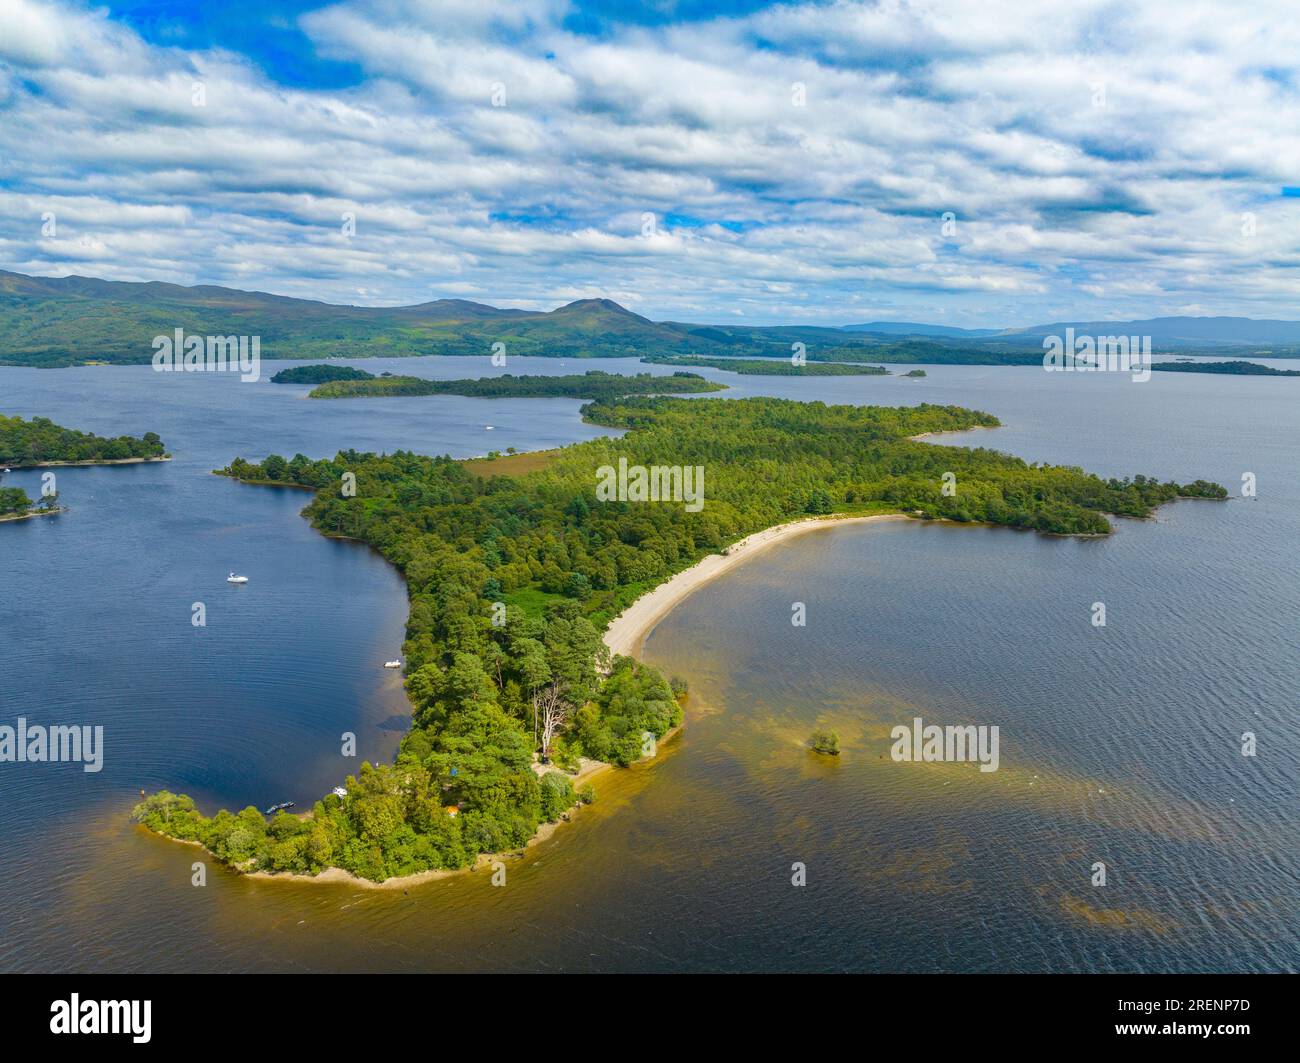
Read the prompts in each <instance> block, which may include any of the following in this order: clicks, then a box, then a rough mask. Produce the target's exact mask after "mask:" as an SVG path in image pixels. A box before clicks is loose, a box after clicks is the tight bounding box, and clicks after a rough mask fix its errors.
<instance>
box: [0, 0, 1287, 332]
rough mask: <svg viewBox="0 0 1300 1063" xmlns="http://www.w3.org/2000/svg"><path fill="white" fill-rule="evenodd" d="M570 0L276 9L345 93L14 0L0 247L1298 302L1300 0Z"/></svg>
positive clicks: (1009, 300)
mask: <svg viewBox="0 0 1300 1063" xmlns="http://www.w3.org/2000/svg"><path fill="white" fill-rule="evenodd" d="M577 6H578V5H577V4H576V3H575V4H569V3H566V2H563V0H472V2H468V0H350V2H343V3H336V4H331V5H329V6H323V7H321V8H320V9H318V10H316V11H313V12H309V13H308V14H306V15H304V16H302V18H301V19H300V22H299V26H300V28H301V30H302V32H303V33H304V34H305V35H306V37H307V39H308V41H309V42H310V45H311V47H312V48H313V49H314V50H315V52H316V54H317V55H318V56H319V57H321V58H322V59H327V60H335V61H344V62H346V63H349V64H354V65H355V67H356V69H358V70H359V71H361V77H360V79H359V81H358V83H356V84H354V85H350V86H349V87H346V88H337V87H312V86H311V85H310V84H307V85H304V84H292V85H287V84H285V83H283V82H282V81H280V80H279V79H277V78H276V77H275V76H274V75H275V73H276V72H275V71H274V70H267V69H263V68H262V67H261V66H259V61H258V59H257V57H256V56H252V55H245V54H240V53H239V52H237V51H233V50H230V49H223V48H219V47H213V48H207V49H202V50H186V49H184V48H181V47H179V46H174V45H172V46H168V45H160V44H156V43H150V42H148V41H146V40H144V39H142V38H141V37H140V36H139V35H137V34H136V33H135V32H134V31H133V30H131V29H130V28H129V27H127V26H125V25H123V24H122V23H119V22H116V21H114V20H113V19H112V17H111V16H110V14H109V13H108V12H105V11H102V10H97V9H91V8H88V7H85V6H81V5H74V4H72V3H65V4H61V3H57V2H54V0H5V3H4V4H3V5H0V157H3V158H4V160H5V170H4V177H5V180H4V182H3V185H2V186H0V187H2V188H3V192H2V193H0V256H3V259H2V261H0V265H3V266H5V267H7V268H11V269H17V270H22V271H27V272H33V273H40V274H50V275H61V274H65V273H69V272H82V273H90V274H95V275H100V276H107V277H112V278H116V279H165V280H173V281H180V282H188V283H217V284H220V283H228V284H235V285H237V286H239V287H246V288H247V287H257V288H262V289H264V290H268V291H274V292H279V293H283V294H290V295H300V296H310V297H312V298H320V299H327V300H338V301H347V302H355V301H365V302H371V303H384V304H393V303H403V302H418V301H424V300H427V299H430V298H435V297H438V296H443V295H465V294H467V293H472V296H471V297H474V298H479V299H483V300H485V301H489V302H496V303H499V304H501V305H509V306H527V307H550V306H553V305H555V304H556V303H557V302H560V301H563V300H565V299H568V298H577V297H586V296H594V295H604V296H608V297H610V298H615V299H618V300H619V301H621V302H625V303H627V304H628V305H629V306H631V307H633V308H634V309H636V310H638V312H641V313H645V314H649V315H650V316H654V317H664V318H674V319H678V320H709V319H713V320H733V319H735V318H737V317H739V318H741V319H745V320H750V321H754V322H772V321H783V320H789V321H821V322H825V323H827V324H836V323H846V322H850V321H855V320H863V319H866V318H867V317H899V318H908V319H914V318H918V317H919V318H923V319H929V320H936V321H940V320H941V321H947V322H949V323H955V324H1028V323H1032V322H1036V321H1042V320H1053V319H1059V318H1061V317H1070V316H1078V317H1101V316H1148V315H1154V314H1160V313H1175V312H1182V311H1183V310H1184V309H1185V308H1186V307H1189V306H1196V307H1201V308H1203V310H1204V312H1207V313H1227V314H1232V313H1244V314H1252V315H1255V316H1282V317H1288V316H1296V315H1295V310H1294V307H1295V305H1296V296H1297V295H1298V294H1300V278H1298V276H1297V273H1296V266H1297V264H1300V263H1298V260H1300V252H1298V250H1297V240H1296V234H1297V233H1300V226H1297V224H1296V217H1295V215H1296V212H1297V211H1298V210H1300V200H1297V199H1296V198H1293V197H1283V196H1282V195H1281V188H1282V186H1284V185H1300V130H1297V128H1296V123H1295V121H1294V118H1295V115H1296V113H1297V107H1296V105H1297V102H1298V101H1297V84H1300V79H1297V69H1296V67H1297V62H1298V61H1297V58H1296V57H1297V56H1298V55H1300V47H1298V46H1300V23H1297V22H1296V20H1294V18H1292V17H1291V11H1290V0H1259V2H1257V3H1253V4H1251V5H1249V6H1248V7H1242V6H1240V5H1229V4H1228V3H1227V2H1226V0H1179V2H1177V3H1174V2H1173V0H1151V2H1149V3H1144V4H1142V5H1136V6H1135V5H1120V4H1116V3H1114V2H1113V0H1051V2H1049V0H984V2H982V3H980V4H978V5H972V4H969V3H967V2H963V0H878V2H874V3H870V2H856V0H834V2H832V3H789V4H778V5H772V6H769V7H766V8H764V9H762V10H760V11H758V12H756V13H754V14H750V15H746V16H743V17H720V18H714V19H710V20H705V21H692V22H681V21H678V22H669V23H667V24H664V25H655V26H653V27H648V26H638V25H632V24H612V25H611V24H609V23H604V24H603V27H602V32H600V33H599V34H598V35H592V34H585V33H582V32H579V31H577V30H575V29H574V28H573V25H574V23H573V21H572V20H571V19H569V18H568V17H567V16H569V15H571V14H572V13H573V11H574V10H575V8H576V7H577ZM47 213H53V214H54V215H55V216H56V218H57V219H58V229H57V235H51V234H50V233H48V232H45V231H43V228H42V218H43V216H44V215H45V214H47ZM647 218H648V219H649V220H648V222H647ZM345 223H346V224H345Z"/></svg>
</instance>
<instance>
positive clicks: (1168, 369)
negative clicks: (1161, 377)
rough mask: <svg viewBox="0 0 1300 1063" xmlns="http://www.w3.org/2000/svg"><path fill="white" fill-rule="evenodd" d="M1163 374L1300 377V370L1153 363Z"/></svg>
mask: <svg viewBox="0 0 1300 1063" xmlns="http://www.w3.org/2000/svg"><path fill="white" fill-rule="evenodd" d="M1151 368H1152V369H1155V370H1157V371H1159V372H1161V373H1223V374H1226V375H1228V376H1300V370H1298V369H1274V368H1273V367H1272V366H1271V365H1260V364H1259V362H1241V361H1232V362H1152V363H1151Z"/></svg>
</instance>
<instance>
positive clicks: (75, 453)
mask: <svg viewBox="0 0 1300 1063" xmlns="http://www.w3.org/2000/svg"><path fill="white" fill-rule="evenodd" d="M165 457H166V452H165V450H164V448H163V442H162V440H161V439H160V438H158V434H157V433H156V432H146V433H145V434H144V435H143V436H142V437H141V438H139V439H137V438H136V437H135V436H117V437H115V438H113V439H105V438H103V437H101V436H97V435H93V434H91V433H89V432H78V431H76V430H75V429H72V428H64V427H62V426H61V425H57V424H55V423H54V422H53V421H51V420H49V419H48V418H45V417H33V418H32V419H31V420H30V421H24V420H23V419H22V418H21V417H6V416H4V415H3V414H0V466H3V467H6V468H13V469H24V468H37V467H40V466H43V465H99V464H110V463H114V462H122V463H126V462H133V461H162V460H164V459H165Z"/></svg>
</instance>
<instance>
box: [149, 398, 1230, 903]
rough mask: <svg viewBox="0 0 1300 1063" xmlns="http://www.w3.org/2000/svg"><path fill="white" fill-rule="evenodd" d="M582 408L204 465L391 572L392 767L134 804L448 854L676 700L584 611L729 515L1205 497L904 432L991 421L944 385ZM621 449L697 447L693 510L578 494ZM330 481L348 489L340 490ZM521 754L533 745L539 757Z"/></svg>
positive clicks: (222, 829)
mask: <svg viewBox="0 0 1300 1063" xmlns="http://www.w3.org/2000/svg"><path fill="white" fill-rule="evenodd" d="M583 414H584V416H585V417H586V419H587V420H588V421H590V422H593V423H596V424H600V425H605V426H608V427H611V428H621V429H626V430H627V432H626V434H625V435H622V436H619V437H603V438H600V439H595V440H591V441H588V442H584V443H578V444H575V445H573V446H569V447H565V448H563V449H561V450H558V451H554V452H551V454H550V459H549V460H548V461H547V462H545V463H544V464H543V465H542V466H541V467H539V468H536V469H534V471H530V472H527V473H524V474H522V475H517V476H503V475H492V476H479V475H476V474H475V473H474V472H472V471H470V469H469V468H468V467H467V466H466V464H465V463H463V462H459V461H454V460H452V459H450V458H447V457H441V458H431V457H423V456H420V455H416V454H411V453H408V452H404V451H399V452H397V453H394V454H389V455H375V454H361V453H356V452H354V451H345V452H341V453H339V454H338V455H337V456H336V457H335V458H333V459H332V460H317V461H313V460H310V459H308V458H306V457H304V456H303V455H301V454H299V455H295V456H294V457H293V458H291V459H285V458H283V457H281V456H278V455H273V456H271V457H269V458H267V459H266V460H265V461H263V462H261V463H258V464H254V463H251V462H248V461H245V460H243V459H236V460H235V461H233V462H232V463H231V464H230V466H228V467H227V468H226V469H225V470H222V471H223V473H224V474H225V475H228V476H233V477H236V478H238V479H241V480H246V481H252V482H265V481H273V482H278V483H287V484H297V485H302V486H310V487H313V488H316V489H317V493H316V496H315V498H314V500H313V501H312V503H311V504H310V505H309V506H308V507H307V508H306V510H305V511H304V513H305V515H306V516H307V517H308V518H309V519H310V520H311V521H312V523H313V525H314V526H315V527H316V528H317V529H319V530H320V531H322V532H324V533H326V534H330V535H344V536H350V537H353V538H356V539H359V540H362V541H364V542H367V543H370V544H371V545H372V546H374V547H375V548H376V549H378V550H379V551H380V552H382V553H383V555H384V556H385V557H386V558H388V559H389V560H390V561H391V562H392V563H393V564H395V565H396V566H398V568H400V569H401V570H402V572H403V574H404V575H405V578H406V583H407V588H408V593H409V596H410V616H409V619H408V622H407V638H406V641H405V644H404V652H405V656H406V668H407V679H406V688H407V692H408V694H409V696H410V700H411V702H412V706H413V719H412V728H411V730H410V732H409V733H408V734H407V735H406V737H405V738H404V739H403V742H402V745H401V749H400V752H399V754H398V757H397V762H396V764H395V765H392V766H370V765H364V764H363V765H362V766H361V769H360V771H359V773H357V775H356V776H354V777H350V778H349V779H348V780H347V783H346V789H347V796H346V797H345V798H342V799H340V798H337V797H334V796H330V797H326V798H324V799H323V800H322V801H319V802H317V803H316V805H315V808H314V810H313V813H312V815H311V817H310V818H306V819H299V818H297V817H295V816H289V815H283V814H282V815H279V816H277V817H276V818H275V819H274V820H272V821H271V822H270V823H269V825H268V824H267V822H266V821H265V819H264V817H263V816H262V815H261V814H260V813H258V812H257V810H256V809H245V810H244V811H243V812H240V813H238V814H232V813H229V812H221V813H218V814H217V815H216V816H214V817H210V818H209V817H205V816H203V815H201V814H200V813H199V812H198V811H197V810H196V809H195V808H194V806H193V803H192V802H191V801H190V800H189V799H188V798H185V797H179V796H177V795H175V794H170V793H165V792H164V793H159V794H155V795H154V796H152V797H150V798H149V799H147V800H146V801H144V802H142V803H141V804H140V805H139V806H138V807H137V808H136V811H135V815H136V817H137V818H138V819H139V820H140V821H141V822H143V823H145V824H146V825H147V826H149V827H151V828H152V829H154V830H157V831H160V832H162V833H166V834H169V835H172V836H174V837H179V838H185V839H191V840H197V841H201V842H202V843H203V844H204V845H206V846H207V847H208V848H209V849H210V850H211V851H212V852H213V853H215V854H216V855H217V856H218V857H220V858H221V859H223V860H226V861H229V862H230V863H232V864H234V865H236V866H239V867H241V868H245V869H253V868H256V869H261V870H267V871H296V872H305V873H315V872H318V871H320V870H321V869H323V868H325V867H328V866H338V867H342V868H345V869H347V870H349V871H352V872H354V873H356V874H358V875H361V876H364V877H366V878H370V879H383V878H386V877H389V876H393V875H403V874H410V873H413V872H418V871H422V870H426V869H430V868H455V867H463V866H465V865H466V864H468V863H470V862H471V861H473V859H474V858H475V856H476V855H477V854H479V853H487V852H499V851H502V850H505V849H509V848H512V847H516V846H519V845H522V844H523V843H524V842H525V841H527V839H528V838H529V837H530V836H531V835H532V834H533V832H534V831H535V830H536V828H537V826H538V824H539V823H540V822H541V821H542V820H544V819H553V818H555V817H556V816H558V815H561V814H563V811H564V809H565V808H567V807H569V806H570V805H571V804H572V803H573V802H574V801H575V800H578V799H579V795H578V794H576V793H575V792H574V790H573V786H572V784H571V782H570V779H569V778H568V776H567V775H566V774H564V772H565V771H566V770H568V769H571V768H572V767H573V766H574V764H575V762H576V760H577V758H578V757H580V756H587V757H593V758H596V759H599V760H605V761H612V762H614V763H617V764H624V765H625V764H628V763H631V762H632V761H633V760H635V759H637V758H638V757H639V756H640V755H641V752H642V750H643V748H644V743H645V742H646V741H647V739H646V736H647V734H650V735H655V736H662V735H663V734H664V733H665V732H667V731H668V730H669V729H670V728H671V727H673V726H675V725H676V724H677V723H678V722H679V721H680V719H681V711H682V710H681V707H680V700H681V695H682V694H683V692H684V691H683V688H682V687H681V685H680V684H679V683H670V682H669V681H667V680H665V679H664V678H663V677H662V676H661V675H659V674H658V673H657V672H655V671H654V670H653V669H651V668H648V667H646V666H644V665H642V664H639V663H637V662H635V661H633V660H631V659H629V658H625V657H620V658H615V659H614V660H613V661H612V662H611V661H608V660H607V651H606V649H605V648H604V646H603V644H602V642H601V639H600V632H601V630H603V628H604V627H605V626H606V624H607V623H608V621H609V620H610V619H611V618H612V617H613V616H615V615H617V614H618V613H619V612H621V611H622V610H623V609H624V608H625V607H626V606H627V605H628V604H630V603H631V602H632V601H633V600H635V599H636V598H638V597H639V596H640V595H641V594H643V593H645V592H646V591H648V590H650V589H651V588H653V587H654V586H656V585H657V584H659V583H660V582H662V581H663V580H665V579H667V578H668V577H669V576H671V575H672V574H674V573H675V572H678V571H680V570H682V569H684V568H686V567H688V566H690V565H691V564H693V563H694V562H695V561H697V560H698V559H699V558H700V557H702V556H704V555H706V554H708V553H712V552H716V551H719V550H722V549H724V548H725V547H726V546H727V545H728V544H730V543H733V542H735V541H736V540H737V539H739V538H741V537H743V536H745V535H748V534H750V533H751V532H754V531H758V530H760V529H762V528H766V527H770V526H772V525H775V524H778V523H781V522H783V521H786V520H791V519H796V518H799V517H801V516H804V515H806V514H809V513H830V512H845V513H866V512H880V511H905V512H911V513H915V514H917V515H919V516H923V517H931V518H933V517H947V518H951V519H953V520H962V521H971V520H983V521H991V522H994V523H997V524H1005V525H1010V526H1013V527H1020V528H1034V529H1038V530H1041V531H1050V532H1063V533H1078V532H1082V533H1097V534H1100V533H1104V532H1106V531H1108V530H1109V524H1108V522H1107V520H1106V517H1105V516H1104V514H1105V513H1115V514H1124V515H1128V516H1134V517H1144V516H1147V515H1149V514H1150V513H1151V512H1152V509H1153V507H1155V506H1157V505H1159V504H1160V503H1162V502H1165V501H1168V500H1169V499H1172V498H1175V497H1178V496H1186V495H1191V496H1197V497H1207V498H1222V497H1225V495H1226V491H1225V490H1224V489H1223V488H1222V487H1219V486H1218V485H1216V484H1209V483H1205V482H1204V481H1199V480H1198V481H1196V482H1195V483H1194V484H1190V485H1185V486H1179V485H1178V484H1175V483H1160V482H1158V481H1156V480H1154V479H1150V478H1147V477H1145V476H1135V477H1133V478H1132V479H1125V480H1101V479H1098V478H1097V477H1095V476H1091V475H1088V474H1087V473H1084V472H1083V471H1082V470H1080V469H1077V468H1072V467H1063V466H1031V465H1028V464H1026V463H1025V462H1024V461H1021V460H1020V459H1019V458H1014V457H1010V456H1008V455H1005V454H999V453H997V452H995V451H992V450H987V449H983V448H980V449H966V448H960V447H949V446H936V445H932V444H928V443H922V442H918V441H915V440H913V439H911V438H910V437H912V436H916V435H919V434H923V433H930V432H940V431H956V430H961V429H968V428H974V427H977V426H989V427H991V426H995V425H997V424H998V421H997V419H996V418H994V417H992V416H990V415H988V414H985V413H979V412H975V411H971V410H965V409H961V408H959V407H954V406H934V405H921V406H916V407H911V408H901V409H891V408H884V407H856V406H825V405H823V404H822V403H798V402H791V401H788V400H782V399H772V398H754V399H744V400H721V399H694V400H689V401H688V400H682V399H674V398H665V397H654V398H650V397H631V398H626V399H621V400H617V401H614V402H610V403H592V404H589V405H587V406H584V407H583ZM620 458H625V459H626V460H627V461H628V462H629V463H637V464H641V465H681V466H687V465H699V466H703V467H704V468H705V470H706V477H707V480H706V483H707V489H706V492H705V494H706V503H705V505H704V507H703V509H702V510H700V511H699V512H690V511H688V510H687V509H686V508H685V507H684V506H683V505H681V504H678V503H671V502H667V503H648V504H647V503H637V502H617V501H615V502H602V501H598V500H597V496H596V492H595V486H596V483H597V481H598V472H597V470H598V469H600V468H601V467H602V466H616V465H618V463H619V459H620ZM345 473H350V474H351V477H345V475H344V474H345ZM945 473H952V474H953V476H954V477H955V479H951V480H949V479H948V478H946V477H945ZM353 478H354V479H353ZM350 482H352V483H354V484H355V493H353V492H351V491H344V490H342V485H344V484H347V483H350ZM949 482H951V483H953V484H955V485H956V487H955V494H948V493H945V484H946V483H949ZM606 668H608V669H609V671H608V673H606V672H605V669H606ZM535 756H537V757H539V758H540V757H545V759H546V760H547V761H549V765H548V767H547V769H545V771H544V774H540V775H539V772H538V771H536V770H535V769H534V757H535ZM448 809H454V810H455V811H456V813H457V814H456V815H449V814H448Z"/></svg>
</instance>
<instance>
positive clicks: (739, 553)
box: [602, 513, 915, 659]
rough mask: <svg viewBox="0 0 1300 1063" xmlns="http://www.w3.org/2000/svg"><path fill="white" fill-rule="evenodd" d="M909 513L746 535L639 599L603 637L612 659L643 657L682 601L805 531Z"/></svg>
mask: <svg viewBox="0 0 1300 1063" xmlns="http://www.w3.org/2000/svg"><path fill="white" fill-rule="evenodd" d="M913 519H915V518H913V517H909V516H908V515H907V514H906V513H872V514H868V515H865V516H860V517H853V516H833V515H832V516H827V517H809V518H806V519H804V520H796V521H792V522H790V523H789V524H777V525H775V526H774V527H771V528H765V529H764V530H763V531H759V532H754V533H753V534H752V535H747V536H745V538H743V539H741V540H739V541H738V542H735V543H732V544H731V546H729V547H727V548H726V552H725V553H720V554H709V556H708V557H705V558H701V559H700V560H699V561H697V562H696V563H695V564H694V565H692V566H691V567H690V568H688V569H685V570H683V571H682V572H679V573H677V575H675V576H673V577H672V578H671V579H669V580H668V581H667V582H666V583H661V584H659V586H657V587H656V588H655V589H654V590H652V591H649V592H647V593H646V594H643V595H641V597H640V598H638V599H637V600H636V601H635V602H633V603H632V604H631V605H630V606H628V607H627V609H625V610H624V611H623V612H621V613H620V614H619V615H618V616H616V617H615V618H614V619H613V620H611V621H610V622H609V626H608V627H607V628H606V629H605V634H604V635H603V636H602V638H603V639H604V642H605V645H606V646H608V647H609V651H610V653H612V654H619V655H622V656H624V657H636V658H638V659H639V658H640V655H641V651H642V649H643V648H644V645H645V640H646V638H647V637H648V636H649V634H650V632H651V631H653V630H654V629H655V627H657V626H658V624H659V622H660V621H661V620H663V619H664V617H666V616H667V615H668V614H669V613H671V612H672V611H673V610H674V609H675V608H676V607H677V606H678V605H679V604H680V603H681V602H683V601H684V600H685V599H686V598H688V597H690V596H691V595H692V594H694V593H695V592H696V591H697V590H699V589H700V588H701V587H703V586H705V585H706V584H708V583H711V582H712V581H713V580H715V579H717V578H718V577H719V576H721V575H722V574H723V573H724V572H730V571H731V570H732V569H733V568H735V567H736V566H737V565H740V564H743V563H744V562H746V561H748V560H749V559H750V558H751V557H756V556H758V555H759V554H760V553H762V552H763V551H765V550H767V549H768V548H769V547H772V546H775V545H776V544H777V543H783V542H786V541H788V540H790V539H794V538H796V537H797V536H800V535H803V534H804V533H805V532H810V531H816V530H817V529H818V528H832V527H836V526H838V525H841V524H869V523H873V522H876V521H886V520H890V521H893V520H913Z"/></svg>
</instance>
